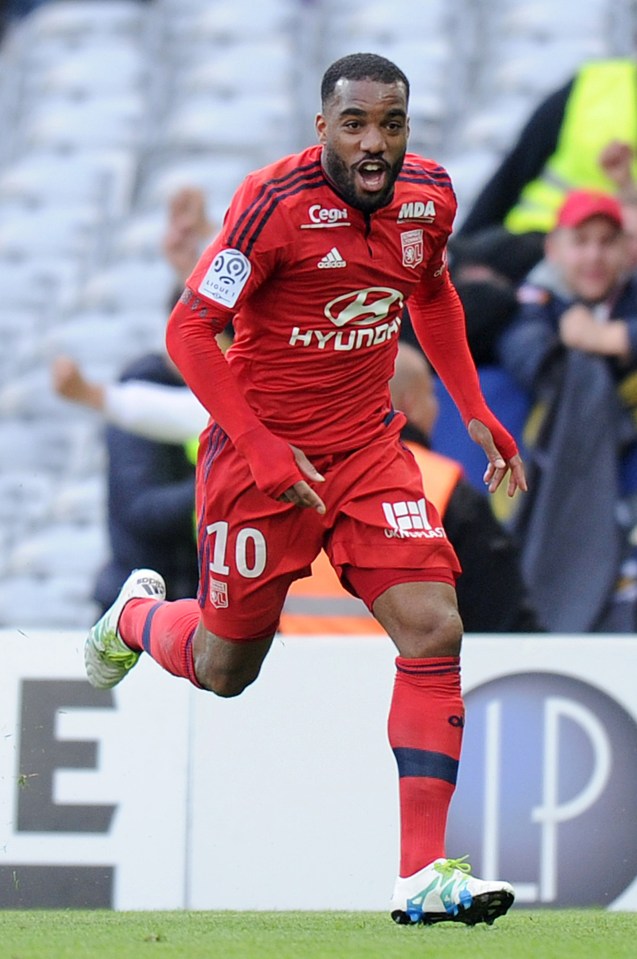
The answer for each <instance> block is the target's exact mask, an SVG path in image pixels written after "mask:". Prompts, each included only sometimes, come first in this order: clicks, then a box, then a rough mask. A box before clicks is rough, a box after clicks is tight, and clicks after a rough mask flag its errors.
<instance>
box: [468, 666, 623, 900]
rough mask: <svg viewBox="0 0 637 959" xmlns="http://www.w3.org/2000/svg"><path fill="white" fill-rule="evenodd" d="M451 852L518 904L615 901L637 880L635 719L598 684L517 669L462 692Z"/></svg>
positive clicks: (558, 675)
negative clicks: (503, 883)
mask: <svg viewBox="0 0 637 959" xmlns="http://www.w3.org/2000/svg"><path fill="white" fill-rule="evenodd" d="M466 705H467V724H466V729H465V740H464V746H463V758H462V762H461V764H460V775H459V778H458V789H457V792H456V795H455V796H454V801H453V803H452V807H451V816H450V822H449V844H450V848H453V849H456V848H457V849H462V850H463V852H467V853H469V855H470V859H471V863H472V865H473V867H474V869H475V872H476V874H477V875H480V876H489V877H496V876H497V877H504V878H506V879H507V880H509V881H510V882H512V883H513V885H514V887H515V889H516V898H517V901H518V902H521V903H522V902H525V903H531V904H533V905H547V906H560V907H564V906H592V905H609V904H610V903H612V902H613V900H615V899H617V897H618V896H619V895H620V894H621V893H622V892H623V891H624V890H625V889H627V888H628V886H630V885H631V883H632V882H633V880H634V879H635V877H636V876H637V830H635V797H636V796H637V763H636V762H635V756H636V755H637V724H635V721H634V720H633V718H632V717H631V716H630V715H629V714H628V713H627V712H626V711H625V710H624V708H623V707H622V706H621V705H620V704H619V703H618V702H616V701H615V700H614V699H611V698H610V696H608V695H607V694H606V693H605V692H603V691H601V690H600V689H598V688H596V687H594V686H591V685H589V684H588V683H585V682H582V681H581V680H579V679H573V678H572V677H570V676H565V675H562V674H556V673H519V674H515V675H511V676H505V677H502V678H500V679H495V680H492V681H491V682H487V683H484V684H483V685H482V686H478V687H476V688H475V689H473V690H471V692H469V693H468V694H467V695H466Z"/></svg>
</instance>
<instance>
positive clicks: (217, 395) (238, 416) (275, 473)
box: [166, 301, 302, 498]
mask: <svg viewBox="0 0 637 959" xmlns="http://www.w3.org/2000/svg"><path fill="white" fill-rule="evenodd" d="M199 302H200V307H201V309H193V301H190V302H183V301H180V302H179V303H177V305H176V306H175V308H174V310H173V311H172V313H171V315H170V318H169V320H168V327H167V330H166V347H167V349H168V353H169V355H170V356H171V358H172V359H173V360H174V362H175V363H176V364H177V366H178V368H179V370H180V371H181V375H182V376H183V378H184V380H185V382H186V383H187V384H188V386H189V387H190V389H191V390H192V392H193V393H194V394H195V396H196V397H197V398H198V399H199V401H200V402H201V403H202V404H203V405H204V406H205V408H206V409H207V410H208V412H209V413H210V414H211V415H212V417H213V418H214V420H215V422H216V423H217V424H218V425H219V426H220V427H221V429H222V430H223V431H224V433H226V434H227V435H228V436H229V437H230V439H231V440H232V442H233V444H234V445H235V446H236V448H237V449H238V450H239V452H240V453H242V454H243V456H245V458H246V460H247V461H248V463H249V465H250V469H251V471H252V474H253V476H254V479H255V482H256V484H257V486H258V487H259V489H261V490H262V491H263V492H265V493H267V494H268V495H270V496H273V497H275V498H276V497H278V496H279V495H280V494H281V493H283V492H284V491H285V490H286V489H289V487H290V486H293V485H294V483H297V482H298V481H299V480H300V479H301V478H302V477H301V473H300V472H299V469H298V467H297V466H296V463H295V461H294V456H293V454H292V451H291V449H290V446H289V444H288V443H286V442H284V441H283V440H281V439H279V438H278V437H276V436H274V434H272V433H271V432H270V431H269V430H268V429H267V427H265V426H264V425H263V423H261V421H260V420H259V418H258V417H257V415H256V414H255V412H254V410H253V409H252V407H251V406H250V405H249V404H248V402H247V401H246V399H245V397H244V395H243V393H242V392H241V390H240V388H239V385H238V383H237V381H236V379H235V376H234V374H233V372H232V370H231V369H230V366H229V365H228V363H227V361H226V359H225V357H224V355H223V353H222V352H221V349H220V348H219V345H218V343H217V341H216V339H215V334H216V333H217V332H219V330H220V329H223V327H224V326H225V325H226V323H227V317H225V316H221V317H219V318H217V322H216V325H215V323H214V322H213V321H212V320H211V317H210V316H209V315H207V314H206V312H205V308H204V304H203V303H202V302H201V301H199ZM217 327H218V328H219V329H217Z"/></svg>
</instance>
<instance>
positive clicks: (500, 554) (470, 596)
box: [390, 343, 542, 633]
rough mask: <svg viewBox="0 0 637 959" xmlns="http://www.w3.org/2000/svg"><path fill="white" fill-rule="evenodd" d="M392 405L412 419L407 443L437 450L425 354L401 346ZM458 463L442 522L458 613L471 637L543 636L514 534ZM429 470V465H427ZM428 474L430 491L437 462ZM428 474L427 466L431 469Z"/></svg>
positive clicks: (435, 410) (405, 435)
mask: <svg viewBox="0 0 637 959" xmlns="http://www.w3.org/2000/svg"><path fill="white" fill-rule="evenodd" d="M390 387H391V394H392V401H393V403H394V406H395V407H396V408H397V409H400V410H402V412H403V413H404V414H405V416H406V417H407V423H406V425H405V426H404V427H403V429H402V430H401V439H402V440H403V441H404V442H405V443H407V444H408V445H409V446H410V448H411V449H412V452H414V453H415V455H417V451H418V447H420V448H421V449H424V450H430V449H431V440H430V436H431V433H432V430H433V427H434V424H435V421H436V418H437V416H438V403H437V400H436V395H435V392H434V386H433V377H432V374H431V371H430V369H429V365H428V363H427V360H426V358H425V357H424V355H423V354H422V352H421V351H420V350H417V349H415V348H414V347H413V346H410V345H409V344H408V343H401V344H400V347H399V349H398V357H397V360H396V371H395V373H394V377H393V379H392V380H391V383H390ZM433 455H435V456H436V459H437V460H438V459H440V460H444V461H446V462H447V463H448V464H454V465H455V466H456V467H457V472H456V473H455V475H454V476H453V478H452V477H451V476H450V477H449V479H448V480H447V482H450V484H451V488H450V489H449V490H448V491H447V492H446V494H445V499H446V507H445V508H444V512H443V514H442V520H443V524H444V527H445V530H446V532H447V536H448V537H449V539H450V541H451V542H452V543H453V547H454V549H455V551H456V553H457V555H458V559H459V560H460V563H461V566H462V570H463V571H462V574H461V575H460V577H459V579H458V581H457V583H456V593H457V596H458V608H459V610H460V615H461V616H462V621H463V623H464V626H465V630H466V631H467V632H468V633H518V632H527V633H533V632H541V631H542V629H541V627H540V624H539V622H538V619H537V617H536V615H535V612H534V610H533V607H532V605H531V602H530V599H529V596H528V590H527V589H526V586H525V583H524V580H523V578H522V572H521V565H520V554H519V550H518V547H517V544H516V542H515V540H514V538H513V537H512V536H511V534H510V533H509V532H508V531H507V529H506V528H505V527H504V526H503V524H502V523H500V522H499V520H498V519H497V518H496V516H495V515H494V513H493V510H492V507H491V504H490V501H489V499H488V498H487V496H485V495H484V494H483V493H481V492H479V491H478V490H477V489H476V488H475V487H474V486H473V485H472V484H471V483H470V482H469V481H468V480H467V479H466V478H465V476H464V475H463V472H462V469H461V467H460V464H458V463H456V461H455V460H451V459H449V458H448V457H440V455H439V454H435V453H434V454H433ZM423 465H424V464H423ZM428 467H429V469H428V472H424V470H423V478H424V482H425V489H426V490H428V489H429V486H428V483H430V482H431V483H433V482H434V481H436V476H435V475H434V473H435V471H436V462H435V461H434V462H431V463H429V464H428ZM425 469H427V466H425Z"/></svg>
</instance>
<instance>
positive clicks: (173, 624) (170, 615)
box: [118, 599, 201, 688]
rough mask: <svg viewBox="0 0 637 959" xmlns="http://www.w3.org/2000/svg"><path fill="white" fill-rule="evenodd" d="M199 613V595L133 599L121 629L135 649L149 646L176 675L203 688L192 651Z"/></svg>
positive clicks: (155, 658) (150, 651) (165, 667)
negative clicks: (161, 600) (168, 599)
mask: <svg viewBox="0 0 637 959" xmlns="http://www.w3.org/2000/svg"><path fill="white" fill-rule="evenodd" d="M199 614H200V610H199V604H198V603H197V600H196V599H178V600H175V601H174V602H171V603H158V602H156V601H155V600H153V599H131V600H129V601H128V603H126V605H125V606H124V611H123V613H122V615H121V616H120V619H119V624H118V630H119V634H120V636H121V637H122V639H123V640H124V642H125V643H126V645H127V646H130V647H131V649H137V650H139V651H140V652H142V651H143V650H145V651H146V652H147V653H149V654H150V655H151V656H152V657H153V659H154V660H155V661H156V662H158V663H159V665H160V666H163V667H164V669H166V670H168V672H169V673H172V674H173V676H182V677H183V678H184V679H188V680H190V682H191V683H193V685H195V686H197V687H199V688H201V684H200V683H198V682H197V677H196V675H195V664H194V660H193V654H192V641H193V637H194V634H195V630H196V628H197V626H198V625H199Z"/></svg>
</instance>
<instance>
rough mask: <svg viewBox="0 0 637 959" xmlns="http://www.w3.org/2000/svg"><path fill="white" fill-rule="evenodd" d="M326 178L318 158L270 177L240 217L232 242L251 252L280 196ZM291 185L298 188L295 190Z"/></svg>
mask: <svg viewBox="0 0 637 959" xmlns="http://www.w3.org/2000/svg"><path fill="white" fill-rule="evenodd" d="M324 182H325V177H324V176H323V169H322V167H321V164H320V161H319V160H313V161H312V163H308V164H307V165H306V166H302V167H297V168H296V169H295V170H292V171H290V172H289V173H286V174H285V176H282V177H277V178H276V179H274V180H268V181H267V182H266V183H264V184H263V185H262V187H261V189H260V190H259V192H258V194H257V196H256V197H255V199H254V200H253V201H252V203H251V204H250V205H249V206H247V207H246V208H245V210H244V211H243V213H242V214H241V216H240V217H239V218H238V220H237V222H236V224H235V225H234V227H233V228H232V230H231V232H230V234H229V236H228V242H229V245H230V246H232V247H234V248H235V249H237V250H241V252H242V253H245V255H246V256H249V255H250V252H251V250H252V247H253V246H254V244H255V242H256V240H257V238H258V236H259V234H260V233H261V231H262V230H263V227H264V226H265V224H266V222H267V221H268V219H269V218H270V216H271V215H272V213H273V212H274V210H275V209H276V207H277V205H278V203H280V201H281V200H283V199H285V198H286V197H288V196H294V195H295V194H296V193H299V192H300V191H302V190H305V189H312V188H314V187H315V186H318V185H319V184H322V183H324ZM299 184H300V185H299ZM292 187H297V189H295V190H292Z"/></svg>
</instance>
